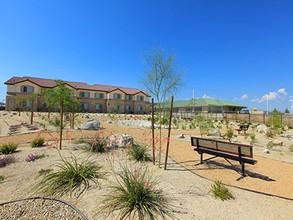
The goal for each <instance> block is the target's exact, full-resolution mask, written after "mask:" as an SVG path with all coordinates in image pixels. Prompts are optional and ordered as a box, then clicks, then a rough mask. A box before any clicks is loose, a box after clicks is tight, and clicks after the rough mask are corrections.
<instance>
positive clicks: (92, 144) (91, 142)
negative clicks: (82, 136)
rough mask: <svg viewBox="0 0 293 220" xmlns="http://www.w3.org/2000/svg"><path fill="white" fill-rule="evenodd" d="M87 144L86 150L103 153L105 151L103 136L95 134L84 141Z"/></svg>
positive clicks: (105, 143)
mask: <svg viewBox="0 0 293 220" xmlns="http://www.w3.org/2000/svg"><path fill="white" fill-rule="evenodd" d="M85 143H87V146H86V147H85V149H86V150H88V151H91V152H94V153H104V152H106V146H107V140H106V139H105V138H103V137H100V136H96V137H94V138H92V139H88V140H86V141H85Z"/></svg>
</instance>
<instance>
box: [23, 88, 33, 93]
mask: <svg viewBox="0 0 293 220" xmlns="http://www.w3.org/2000/svg"><path fill="white" fill-rule="evenodd" d="M33 91H34V87H32V86H22V87H21V92H24V93H33Z"/></svg>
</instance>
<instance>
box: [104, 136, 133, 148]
mask: <svg viewBox="0 0 293 220" xmlns="http://www.w3.org/2000/svg"><path fill="white" fill-rule="evenodd" d="M107 139H108V147H115V148H118V147H126V146H128V145H132V144H133V137H132V136H130V135H128V134H112V135H111V136H109V137H108V138H107Z"/></svg>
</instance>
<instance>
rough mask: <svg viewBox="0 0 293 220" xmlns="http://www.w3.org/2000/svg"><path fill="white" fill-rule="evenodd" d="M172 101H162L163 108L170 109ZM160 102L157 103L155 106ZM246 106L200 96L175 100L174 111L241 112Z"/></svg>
mask: <svg viewBox="0 0 293 220" xmlns="http://www.w3.org/2000/svg"><path fill="white" fill-rule="evenodd" d="M170 106H171V103H170V102H164V103H162V109H163V111H164V110H168V109H170ZM156 107H158V104H156V105H155V108H156ZM243 108H246V106H242V105H238V104H236V103H233V102H227V101H224V100H218V99H209V98H200V99H189V100H180V101H174V103H173V112H174V113H176V112H206V113H225V112H226V113H229V112H239V111H240V110H241V109H243Z"/></svg>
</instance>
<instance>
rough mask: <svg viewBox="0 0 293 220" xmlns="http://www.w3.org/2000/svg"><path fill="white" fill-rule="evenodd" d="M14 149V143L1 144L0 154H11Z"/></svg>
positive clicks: (15, 147) (15, 145)
mask: <svg viewBox="0 0 293 220" xmlns="http://www.w3.org/2000/svg"><path fill="white" fill-rule="evenodd" d="M16 149H17V144H14V143H8V144H2V145H1V146H0V154H11V153H14V152H15V151H16Z"/></svg>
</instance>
